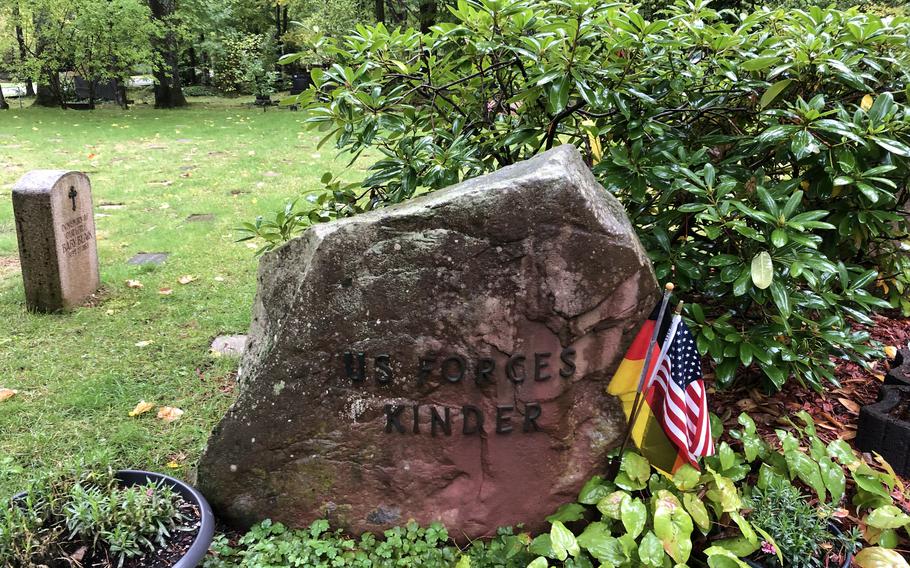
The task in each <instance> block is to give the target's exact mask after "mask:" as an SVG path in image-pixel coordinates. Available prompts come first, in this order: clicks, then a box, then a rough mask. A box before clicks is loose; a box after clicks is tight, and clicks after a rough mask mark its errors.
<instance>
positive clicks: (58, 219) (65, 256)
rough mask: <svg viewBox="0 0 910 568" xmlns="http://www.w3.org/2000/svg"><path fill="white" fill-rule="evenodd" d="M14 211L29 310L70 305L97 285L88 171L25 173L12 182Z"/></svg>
mask: <svg viewBox="0 0 910 568" xmlns="http://www.w3.org/2000/svg"><path fill="white" fill-rule="evenodd" d="M13 214H14V216H15V219H16V236H17V238H18V240H19V260H20V262H21V265H22V280H23V281H24V283H25V300H26V305H27V306H28V309H29V310H32V311H40V312H55V311H59V310H64V309H68V308H72V307H74V306H78V305H79V304H81V303H82V302H83V301H84V300H85V299H86V298H88V297H89V296H91V294H92V293H93V292H95V290H97V289H98V287H99V286H100V285H101V279H100V276H99V274H98V250H97V245H96V242H95V218H94V215H93V214H92V188H91V183H90V182H89V179H88V176H86V175H85V174H83V173H81V172H67V171H57V170H35V171H31V172H29V173H27V174H25V175H24V176H22V178H21V179H19V181H18V182H17V183H16V185H15V186H13Z"/></svg>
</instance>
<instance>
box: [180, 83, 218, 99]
mask: <svg viewBox="0 0 910 568" xmlns="http://www.w3.org/2000/svg"><path fill="white" fill-rule="evenodd" d="M183 94H184V95H186V96H188V97H217V96H218V94H219V93H218V90H217V89H215V88H214V87H209V86H208V85H187V86H186V87H183Z"/></svg>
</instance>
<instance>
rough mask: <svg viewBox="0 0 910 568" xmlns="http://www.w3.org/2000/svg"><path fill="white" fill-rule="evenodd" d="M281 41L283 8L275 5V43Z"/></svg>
mask: <svg viewBox="0 0 910 568" xmlns="http://www.w3.org/2000/svg"><path fill="white" fill-rule="evenodd" d="M280 39H281V6H280V5H278V4H275V41H278V40H280Z"/></svg>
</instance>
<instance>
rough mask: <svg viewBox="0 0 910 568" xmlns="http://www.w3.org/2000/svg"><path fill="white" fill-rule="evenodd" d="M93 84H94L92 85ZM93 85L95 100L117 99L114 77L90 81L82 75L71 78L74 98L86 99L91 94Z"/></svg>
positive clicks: (116, 86)
mask: <svg viewBox="0 0 910 568" xmlns="http://www.w3.org/2000/svg"><path fill="white" fill-rule="evenodd" d="M93 84H94V85H93ZM93 86H94V91H95V93H94V96H95V100H99V101H116V100H117V88H118V85H117V80H116V79H107V80H104V81H101V80H99V79H95V80H94V81H92V82H89V81H88V80H86V79H84V78H83V77H80V76H78V75H77V76H76V77H74V78H73V89H74V91H75V92H76V98H78V99H87V98H89V97H90V96H91V95H92V87H93Z"/></svg>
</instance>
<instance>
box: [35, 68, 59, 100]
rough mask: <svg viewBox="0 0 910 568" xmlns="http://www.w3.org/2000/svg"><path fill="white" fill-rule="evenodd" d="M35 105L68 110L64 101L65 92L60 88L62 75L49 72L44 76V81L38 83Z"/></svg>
mask: <svg viewBox="0 0 910 568" xmlns="http://www.w3.org/2000/svg"><path fill="white" fill-rule="evenodd" d="M34 104H35V105H36V106H43V107H57V106H58V107H60V108H66V105H65V104H64V101H63V90H62V89H61V88H60V73H58V72H57V71H48V72H46V73H45V74H44V80H43V81H41V82H40V83H38V92H37V93H35V103H34Z"/></svg>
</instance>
